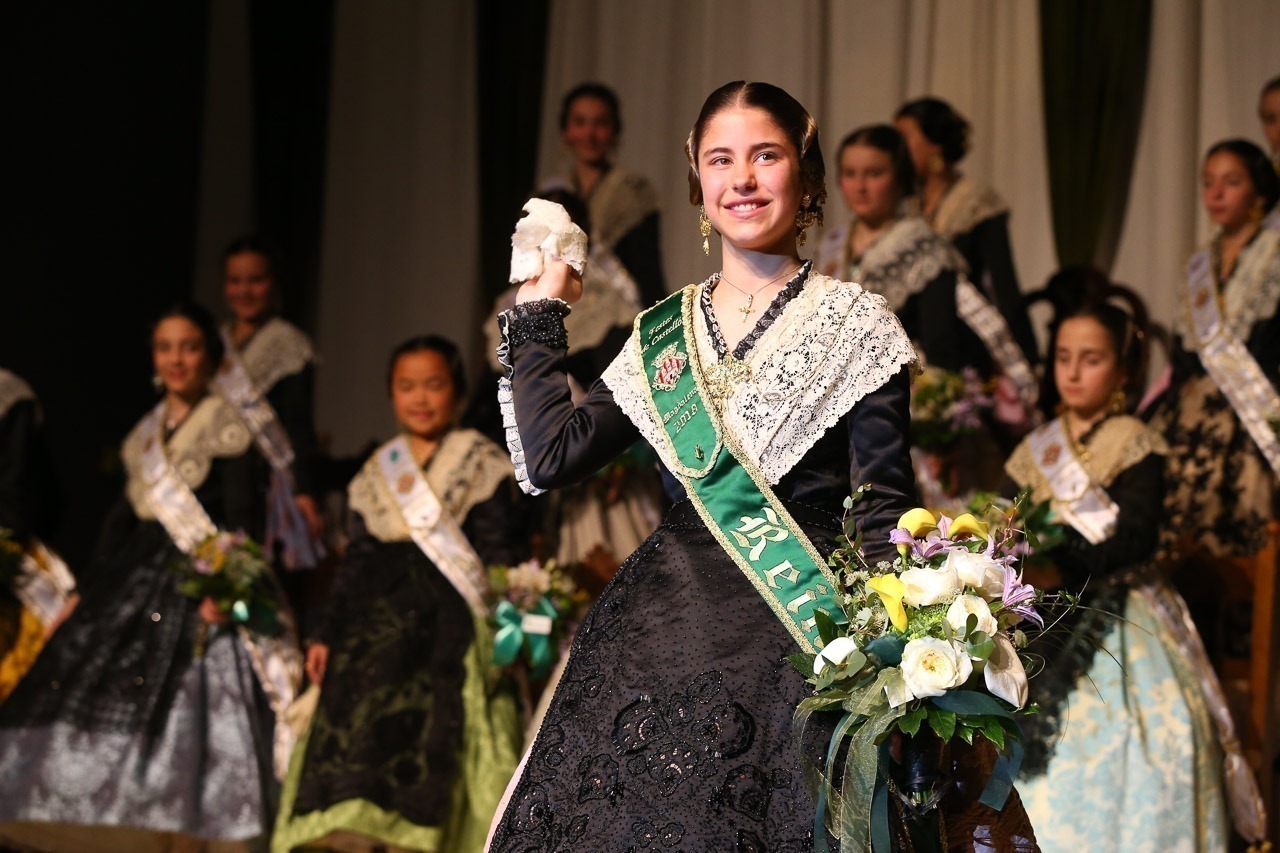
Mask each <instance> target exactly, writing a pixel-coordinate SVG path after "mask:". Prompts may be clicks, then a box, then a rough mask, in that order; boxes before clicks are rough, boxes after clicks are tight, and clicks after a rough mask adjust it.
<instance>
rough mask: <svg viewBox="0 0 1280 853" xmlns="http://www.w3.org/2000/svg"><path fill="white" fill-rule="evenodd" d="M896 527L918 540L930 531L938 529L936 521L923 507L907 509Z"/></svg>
mask: <svg viewBox="0 0 1280 853" xmlns="http://www.w3.org/2000/svg"><path fill="white" fill-rule="evenodd" d="M898 526H899V527H901V528H904V529H905V530H906V531H907V532H908V533H910V534H911V535H912V536H914V537H915V538H917V539H919V538H920V537H921V536H923V535H924V534H926V533H928V532H929V531H930V530H937V529H938V519H936V518H934V517H933V513H931V512H929V510H927V509H924V508H923V507H916V508H915V509H909V510H907V511H906V512H904V513H903V514H902V517H901V518H899V519H898Z"/></svg>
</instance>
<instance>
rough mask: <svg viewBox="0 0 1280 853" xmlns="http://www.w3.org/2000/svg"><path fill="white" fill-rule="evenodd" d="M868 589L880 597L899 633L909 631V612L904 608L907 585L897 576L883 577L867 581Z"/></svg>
mask: <svg viewBox="0 0 1280 853" xmlns="http://www.w3.org/2000/svg"><path fill="white" fill-rule="evenodd" d="M867 589H869V590H871V591H872V592H874V593H875V594H876V595H878V596H880V601H881V602H883V604H884V609H885V611H886V612H887V613H888V614H889V621H890V622H892V623H893V627H895V628H897V629H898V630H899V631H905V630H907V611H906V608H904V607H903V606H902V596H903V595H905V594H906V592H907V585H906V584H904V583H903V582H902V581H900V580H898V577H897V575H881V576H880V577H878V578H872V579H871V580H869V581H867Z"/></svg>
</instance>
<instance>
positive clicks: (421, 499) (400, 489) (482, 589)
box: [377, 436, 489, 616]
mask: <svg viewBox="0 0 1280 853" xmlns="http://www.w3.org/2000/svg"><path fill="white" fill-rule="evenodd" d="M377 456H378V469H379V470H380V471H381V472H382V476H383V478H384V479H386V481H387V488H388V489H389V490H390V492H391V494H392V495H394V496H395V500H396V505H397V506H399V508H400V514H401V515H402V516H403V517H404V521H405V524H406V525H408V527H409V535H410V536H412V537H413V541H414V542H415V543H416V544H417V546H418V547H419V548H421V549H422V553H424V554H426V555H427V557H428V558H429V559H430V560H431V562H433V563H435V564H436V567H437V568H438V569H440V573H441V574H443V575H444V576H445V577H446V578H447V579H448V581H449V583H451V584H453V588H454V589H456V590H457V591H458V594H459V595H461V596H462V597H463V598H464V599H465V600H466V602H467V604H469V605H470V606H471V609H472V610H473V611H475V612H476V613H477V614H479V615H482V616H483V615H484V614H485V613H487V612H488V611H487V609H486V607H485V603H484V596H485V593H486V592H487V591H488V589H489V582H488V575H487V574H486V572H485V568H484V563H482V562H481V561H480V557H479V556H478V555H477V554H476V552H475V549H473V548H472V547H471V543H470V542H468V541H467V537H466V536H464V535H463V533H462V528H461V527H459V526H458V522H457V521H455V520H454V518H453V516H452V515H450V514H449V513H448V511H447V510H445V508H444V507H442V506H441V505H440V500H439V499H438V498H437V497H436V496H435V493H434V492H432V491H431V487H430V486H429V485H427V478H426V477H424V476H423V474H422V469H421V468H419V467H418V463H417V461H416V460H414V458H413V453H412V452H411V451H410V449H409V442H408V441H407V440H406V439H405V438H404V436H400V437H398V438H395V439H393V440H391V441H389V442H387V443H386V444H384V445H382V447H380V448H378V453H377Z"/></svg>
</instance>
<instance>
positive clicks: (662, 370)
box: [653, 344, 689, 391]
mask: <svg viewBox="0 0 1280 853" xmlns="http://www.w3.org/2000/svg"><path fill="white" fill-rule="evenodd" d="M688 363H689V356H688V354H686V353H683V352H681V351H680V349H679V347H678V345H676V344H671V345H670V346H668V347H667V348H666V349H664V350H663V351H662V352H660V353H658V357H657V358H655V359H654V360H653V366H654V371H653V387H654V390H656V391H674V390H676V382H678V381H679V379H680V374H681V373H683V372H684V368H685V365H687V364H688Z"/></svg>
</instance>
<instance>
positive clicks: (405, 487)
mask: <svg viewBox="0 0 1280 853" xmlns="http://www.w3.org/2000/svg"><path fill="white" fill-rule="evenodd" d="M413 483H414V478H413V475H412V474H404V475H402V476H401V477H400V481H399V482H398V483H396V491H398V492H399V493H400V494H402V495H407V494H409V492H412V491H413Z"/></svg>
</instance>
